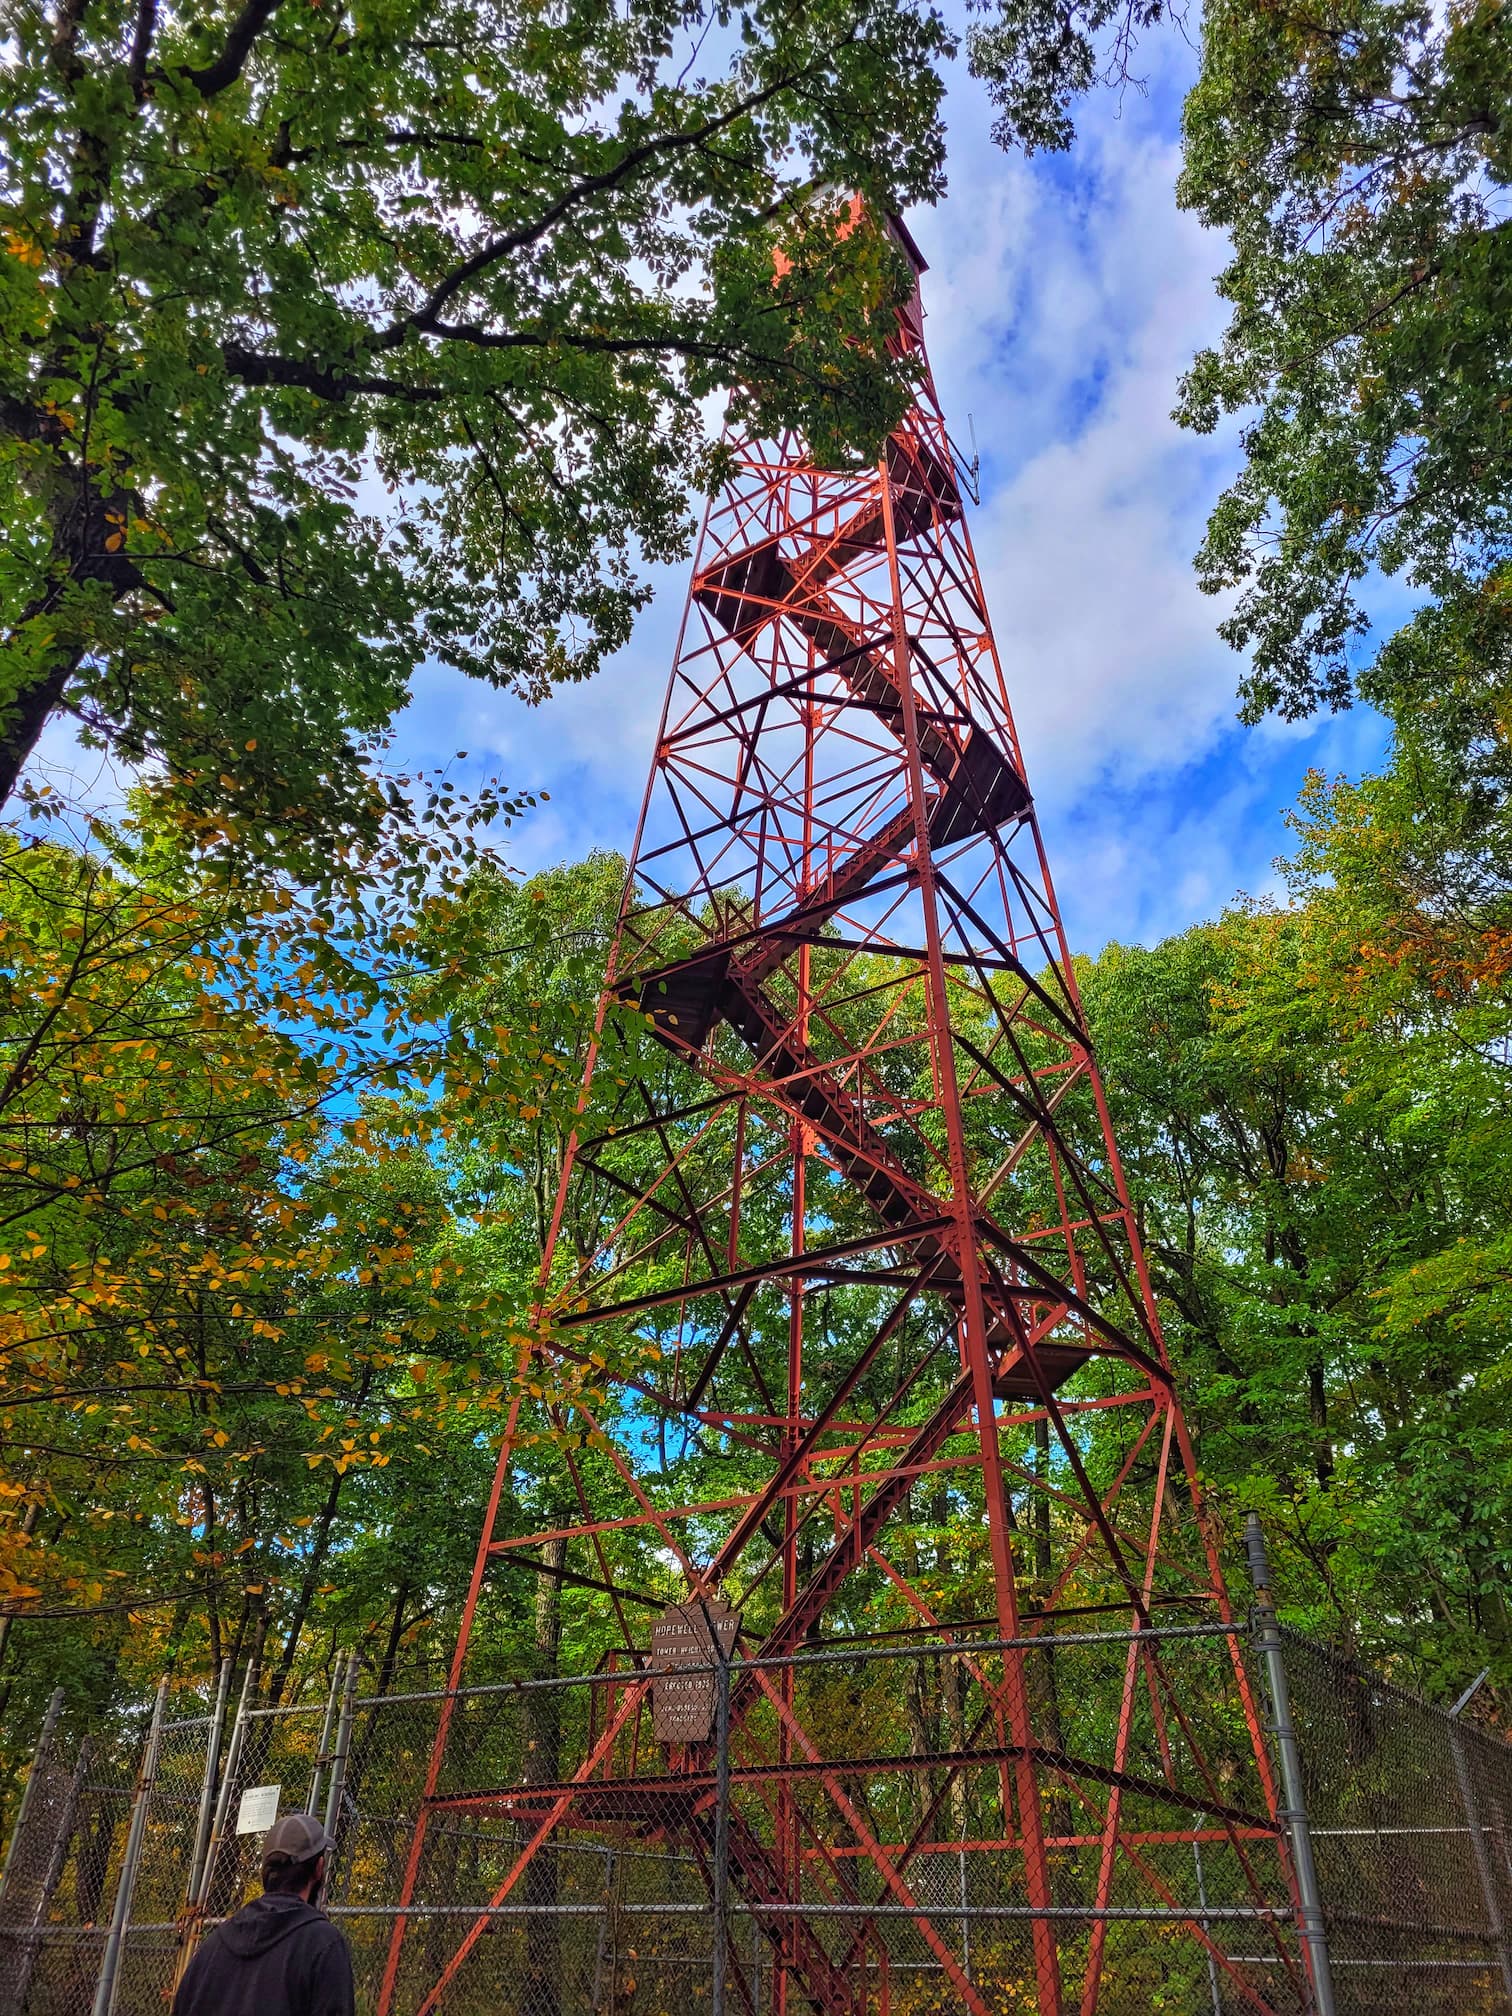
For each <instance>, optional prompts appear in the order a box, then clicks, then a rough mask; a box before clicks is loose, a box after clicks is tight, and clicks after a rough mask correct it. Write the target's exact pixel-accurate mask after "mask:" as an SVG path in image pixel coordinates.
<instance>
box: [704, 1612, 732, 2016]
mask: <svg viewBox="0 0 1512 2016" xmlns="http://www.w3.org/2000/svg"><path fill="white" fill-rule="evenodd" d="M709 1638H710V1641H711V1643H712V1644H713V1647H714V1655H715V1661H716V1663H715V1667H714V1937H713V1941H712V1944H713V1957H714V1995H713V2016H725V1975H726V1974H727V1972H728V1971H729V1957H730V1956H729V1940H730V1920H729V1906H730V1894H729V1892H730V1661H729V1658H728V1657H727V1655H726V1654H725V1653H724V1651H723V1650H722V1648H721V1647H720V1643H719V1638H718V1635H717V1634H716V1633H715V1632H713V1631H710V1633H709Z"/></svg>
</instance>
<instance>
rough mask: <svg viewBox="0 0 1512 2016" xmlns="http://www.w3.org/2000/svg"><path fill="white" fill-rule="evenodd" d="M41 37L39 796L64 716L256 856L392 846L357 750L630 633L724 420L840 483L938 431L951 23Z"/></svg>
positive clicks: (724, 22)
mask: <svg viewBox="0 0 1512 2016" xmlns="http://www.w3.org/2000/svg"><path fill="white" fill-rule="evenodd" d="M13 34H14V47H13V49H12V51H11V55H10V58H9V60H8V61H7V64H6V66H5V70H4V77H3V81H0V119H3V121H4V125H5V130H6V149H5V155H4V166H3V168H0V216H3V226H4V229H3V249H0V298H3V302H4V314H3V327H4V329H5V332H6V334H5V337H4V340H3V343H0V515H3V518H4V522H5V525H6V532H7V538H6V544H5V548H4V552H3V556H0V622H3V636H4V645H3V657H0V714H3V726H0V798H3V797H4V796H6V795H8V794H9V792H10V791H11V790H12V788H13V787H14V785H15V782H16V779H17V776H18V774H19V772H20V769H21V766H22V764H23V762H24V761H25V759H26V756H27V754H28V753H29V751H30V750H31V749H32V747H33V746H34V744H35V742H36V738H37V735H38V733H39V732H40V730H41V728H42V726H43V724H44V722H45V721H46V719H47V718H48V716H49V715H50V714H52V713H53V712H54V711H56V710H58V709H60V708H61V709H64V710H65V711H67V712H69V713H71V714H72V715H73V716H74V717H75V718H76V720H77V721H78V722H79V723H81V724H82V726H83V728H84V730H85V731H86V733H87V734H89V735H91V736H93V737H96V738H98V739H100V740H101V741H103V742H104V743H106V744H107V745H108V746H110V747H111V748H113V749H115V750H116V751H118V752H119V753H120V754H122V755H123V756H125V757H126V758H128V759H132V760H140V759H141V758H143V757H151V758H154V759H156V761H157V762H158V763H159V764H161V765H162V766H164V767H165V768H166V771H167V773H168V774H169V775H170V776H171V778H172V779H173V780H174V783H175V785H176V787H177V788H178V789H179V790H180V791H181V792H182V793H183V794H184V795H185V797H186V798H187V800H188V801H189V802H190V803H192V804H194V805H195V806H197V807H199V808H200V809H201V810H203V811H206V812H215V811H217V810H225V809H227V808H229V809H230V810H231V811H232V812H233V813H236V814H238V815H248V814H250V815H251V817H250V819H248V820H247V822H246V831H247V833H248V835H250V834H252V833H254V832H256V831H258V830H261V828H262V827H265V826H268V825H270V824H271V826H272V828H273V829H274V832H275V836H278V837H281V836H282V835H283V834H284V833H285V832H287V831H288V830H289V829H291V828H292V829H294V830H300V829H303V828H307V827H309V826H310V825H311V824H312V823H313V824H314V825H315V826H316V827H319V826H320V825H321V824H322V823H323V822H324V821H325V820H327V819H336V820H337V821H338V822H339V820H340V819H342V818H345V817H349V816H352V815H353V813H354V812H355V813H357V814H360V815H366V814H368V813H369V812H370V810H371V807H370V804H369V801H368V799H367V797H366V795H365V793H364V792H363V790H362V785H361V778H360V771H359V769H358V766H356V765H355V764H354V763H353V760H352V758H353V749H354V746H360V745H361V744H362V743H363V742H364V740H365V739H366V738H369V737H371V736H373V735H374V734H376V733H377V732H379V731H380V730H381V729H382V727H383V726H384V724H385V723H386V722H387V721H388V719H389V717H390V716H391V715H392V713H393V711H394V709H395V708H396V707H397V706H398V705H399V704H400V702H401V701H402V699H403V697H404V695H405V691H406V686H407V681H408V679H409V676H410V673H411V671H412V670H413V668H414V666H415V665H416V664H417V663H418V662H419V661H420V660H421V659H422V658H424V657H426V656H427V655H434V656H436V657H438V658H440V659H441V660H443V661H444V662H446V663H449V664H452V665H455V666H460V667H461V668H463V669H464V670H465V671H467V672H469V673H473V674H475V675H477V676H479V677H481V678H484V679H488V680H491V681H494V682H495V683H497V684H500V685H504V686H507V687H510V688H513V689H514V690H516V691H518V692H521V693H524V694H525V695H527V696H528V697H531V698H537V697H539V696H540V695H542V694H544V693H545V692H546V691H548V690H549V689H550V687H551V686H552V684H553V683H554V682H555V681H557V680H560V679H569V678H582V677H585V676H587V675H588V674H589V673H590V672H592V671H593V670H594V668H595V667H596V666H597V664H598V663H599V661H600V659H601V658H602V656H603V654H604V653H605V652H606V651H609V650H612V649H613V648H614V647H615V646H617V645H618V644H620V643H622V642H623V641H624V638H625V636H626V634H627V632H628V627H629V624H630V620H631V617H632V615H633V613H634V612H635V610H637V609H638V608H639V607H641V606H642V605H643V603H644V601H645V600H646V597H647V594H648V592H649V591H648V589H647V587H646V585H645V582H644V580H643V579H642V578H641V577H640V576H639V575H638V574H637V571H636V560H637V556H638V555H639V556H641V557H644V558H645V559H648V560H652V561H660V560H666V559H668V558H670V557H672V556H674V555H676V554H679V553H681V552H682V551H684V550H685V547H686V543H687V537H688V532H689V524H688V513H687V507H686V500H687V494H688V491H689V489H690V487H697V486H701V485H707V484H709V483H710V482H712V481H713V480H714V478H715V476H716V474H717V469H718V459H717V455H716V454H715V452H714V450H713V449H712V448H711V446H710V443H709V440H708V437H707V435H706V432H705V428H704V425H703V419H702V411H701V402H702V401H704V400H705V399H706V398H707V397H708V396H709V395H710V394H713V393H716V392H724V391H728V392H730V393H731V394H732V396H733V400H734V405H735V408H736V411H737V413H739V414H742V415H745V416H748V417H749V418H750V420H751V421H752V423H753V424H755V425H757V426H758V427H771V426H775V425H777V424H778V423H779V422H780V423H783V424H793V425H797V426H800V427H801V428H802V429H803V430H804V432H805V433H806V434H807V436H808V438H809V439H810V440H811V441H812V442H813V443H814V444H815V447H816V449H817V450H818V451H819V452H820V453H821V454H823V455H825V456H828V457H833V456H835V455H839V454H841V453H843V452H846V451H848V450H849V449H852V448H856V449H859V450H861V451H864V452H868V453H870V452H874V451H875V448H876V446H877V445H878V444H879V443H880V441H881V440H882V438H883V436H884V434H885V432H886V430H887V428H888V426H889V425H890V424H891V423H892V421H893V420H894V418H895V417H896V415H897V414H898V412H899V411H900V410H901V405H902V402H903V400H904V399H905V397H906V391H907V383H906V378H907V367H906V365H905V364H904V363H903V362H902V361H901V360H897V359H894V358H890V357H889V356H888V355H887V353H886V350H885V347H884V343H883V336H884V335H885V332H886V330H887V329H888V328H889V327H890V326H891V309H892V305H893V304H894V303H895V302H896V301H897V300H899V299H900V298H901V296H902V292H903V290H904V288H905V287H906V285H907V284H908V275H907V273H906V270H905V269H906V262H905V261H904V260H903V259H902V257H901V255H900V254H899V253H898V252H897V250H896V247H895V246H894V245H893V244H892V241H891V239H890V238H889V237H888V235H887V234H886V232H885V231H884V230H883V229H882V228H881V225H880V214H881V212H883V211H885V209H886V208H887V207H888V206H890V205H894V204H900V203H903V202H907V201H910V200H915V199H920V198H927V197H930V196H933V195H934V194H936V193H937V192H938V190H939V188H940V186H941V129H940V126H939V122H938V117H937V112H938V101H939V92H940V84H939V80H938V78H937V76H936V74H935V71H934V68H933V64H934V62H935V59H936V58H938V57H939V56H940V55H941V53H942V52H943V51H945V50H946V49H947V48H948V47H949V46H950V41H951V38H950V36H949V34H948V32H947V31H946V29H945V28H944V27H943V25H942V24H941V22H940V20H939V19H938V17H937V16H936V15H935V13H934V12H933V11H932V9H930V8H929V7H928V6H926V5H922V4H919V0H869V4H864V5H863V4H859V0H819V4H817V5H804V6H801V7H800V6H797V5H794V4H791V0H771V4H762V5H754V4H753V5H750V6H747V7H745V8H742V9H740V10H735V11H731V10H726V9H724V8H722V7H714V6H709V5H705V4H701V0H691V4H686V5H676V4H673V5H668V4H648V5H637V6H635V7H633V8H629V9H619V10H616V9H613V8H606V7H603V6H601V5H598V4H596V0H573V4H569V5H567V6H565V7H563V8H560V9H558V10H555V11H553V12H550V13H541V12H540V11H539V10H536V9H533V8H528V7H527V8H523V9H522V8H517V7H515V6H513V5H511V4H509V0H502V4H485V5H483V6H475V5H471V4H468V5H456V4H450V5H448V4H442V5H441V6H440V7H439V9H438V7H437V6H436V5H434V4H431V0H383V4H381V5H379V6H378V7H377V8H376V9H367V10H364V11H363V12H362V13H360V14H358V15H353V14H351V13H350V12H348V11H343V10H342V9H340V8H339V7H333V6H331V5H330V4H329V0H312V4H311V5H309V6H305V7H301V8H299V9H297V10H295V9H294V8H293V6H292V0H282V4H281V0H244V4H242V5H241V6H240V7H233V6H228V5H225V4H217V5H213V6H211V7H209V8H190V7H188V6H185V5H170V4H158V0H148V4H145V5H136V4H130V5H128V4H127V0H57V4H56V5H55V6H53V7H51V8H39V9H32V10H22V11H21V12H20V13H19V14H17V16H16V18H15V21H14V23H13ZM815 184H818V185H820V186H822V187H833V188H835V189H838V190H841V191H846V190H850V189H859V190H861V191H862V192H864V193H865V195H866V196H867V197H868V198H869V199H871V201H872V209H871V210H870V211H869V213H868V216H867V218H866V219H865V220H863V222H862V224H861V225H860V227H859V228H851V219H850V215H849V211H848V208H847V207H846V206H844V205H840V206H838V207H837V206H835V205H833V204H829V203H826V202H825V201H823V200H821V199H820V198H818V197H815V196H814V195H813V194H812V190H813V187H814V185H815ZM779 245H780V247H781V249H782V251H783V252H784V253H785V255H786V256H785V259H784V260H783V261H781V262H778V265H780V273H779V271H778V270H777V267H776V266H774V259H773V254H774V250H775V249H776V248H777V247H778V246H779Z"/></svg>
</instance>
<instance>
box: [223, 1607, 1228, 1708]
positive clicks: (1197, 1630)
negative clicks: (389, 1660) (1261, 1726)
mask: <svg viewBox="0 0 1512 2016" xmlns="http://www.w3.org/2000/svg"><path fill="white" fill-rule="evenodd" d="M1247 1628H1248V1627H1247V1626H1246V1625H1245V1624H1243V1623H1239V1622H1235V1621H1233V1620H1230V1621H1228V1622H1220V1621H1217V1620H1214V1621H1213V1622H1211V1623H1205V1624H1156V1625H1152V1626H1150V1627H1149V1628H1148V1629H1146V1630H1141V1631H1057V1632H1055V1633H1053V1634H1051V1633H1048V1632H1042V1633H1040V1634H1038V1635H1037V1636H1021V1637H1018V1638H955V1639H951V1640H949V1641H944V1642H940V1643H932V1642H929V1641H920V1640H918V1639H911V1640H910V1641H909V1643H908V1644H906V1645H857V1646H848V1647H846V1648H844V1649H843V1650H842V1649H838V1648H837V1649H836V1650H834V1651H825V1652H777V1653H773V1654H771V1655H770V1656H769V1657H766V1658H761V1657H755V1658H750V1659H743V1658H741V1657H740V1655H739V1654H738V1653H733V1652H732V1653H731V1654H730V1656H729V1658H728V1659H724V1660H718V1659H714V1660H710V1661H709V1662H708V1663H707V1664H703V1665H695V1664H694V1663H693V1662H692V1661H691V1660H690V1661H688V1662H687V1663H686V1664H685V1663H684V1662H683V1661H681V1660H679V1661H678V1663H677V1667H676V1671H677V1672H678V1673H679V1674H684V1673H714V1674H717V1673H719V1672H720V1671H722V1670H727V1671H728V1672H729V1674H730V1676H731V1678H732V1679H737V1678H738V1677H739V1676H740V1675H741V1674H742V1673H768V1672H772V1671H775V1670H786V1669H787V1668H789V1667H809V1666H854V1665H857V1664H858V1663H868V1662H871V1661H874V1660H880V1659H926V1658H931V1659H938V1658H942V1657H944V1658H952V1659H972V1658H978V1657H981V1656H982V1655H984V1654H986V1653H991V1652H1054V1651H1059V1650H1060V1649H1061V1648H1062V1647H1065V1646H1074V1645H1145V1644H1150V1643H1153V1642H1157V1641H1163V1640H1165V1639H1171V1638H1176V1639H1181V1638H1232V1637H1236V1636H1238V1635H1239V1634H1240V1633H1242V1632H1244V1631H1246V1630H1247ZM636 1657H637V1658H638V1659H640V1660H641V1661H642V1663H641V1664H640V1665H638V1666H636V1667H633V1668H626V1669H624V1670H622V1671H620V1672H614V1673H558V1674H552V1675H549V1676H547V1677H545V1678H543V1679H537V1680H482V1681H479V1682H478V1683H477V1684H476V1685H475V1686H471V1687H458V1688H451V1687H423V1688H418V1689H416V1690H415V1691H413V1692H411V1693H405V1694H360V1695H358V1697H357V1701H356V1705H357V1707H358V1708H375V1707H377V1706H378V1705H379V1704H380V1703H382V1702H386V1701H406V1702H416V1701H463V1700H471V1699H473V1698H474V1697H475V1696H481V1695H485V1694H527V1693H532V1692H537V1691H540V1690H542V1689H551V1688H565V1687H616V1686H618V1687H623V1686H626V1685H628V1684H630V1683H631V1682H635V1681H642V1680H654V1679H656V1678H658V1677H659V1673H660V1672H661V1671H663V1670H666V1669H660V1668H658V1667H656V1666H653V1665H652V1663H651V1657H650V1654H649V1653H640V1652H637V1654H636ZM285 1712H287V1711H285V1710H284V1709H282V1708H261V1709H256V1710H249V1711H248V1713H249V1714H252V1713H256V1714H261V1715H281V1714H284V1713H285Z"/></svg>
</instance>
